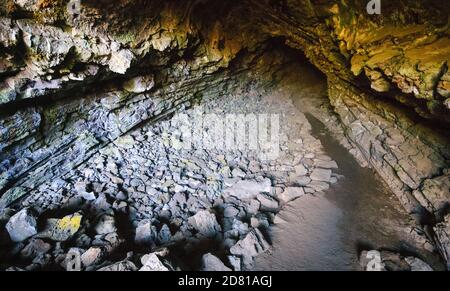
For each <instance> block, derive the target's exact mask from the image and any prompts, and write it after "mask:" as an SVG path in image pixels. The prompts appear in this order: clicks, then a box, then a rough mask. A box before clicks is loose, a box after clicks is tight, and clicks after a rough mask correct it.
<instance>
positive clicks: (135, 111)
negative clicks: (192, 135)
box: [0, 0, 450, 268]
mask: <svg viewBox="0 0 450 291" xmlns="http://www.w3.org/2000/svg"><path fill="white" fill-rule="evenodd" d="M68 2H69V1H63V0H59V1H44V0H23V1H22V0H20V1H19V0H14V1H13V0H3V1H2V2H1V3H0V11H1V16H0V27H1V29H0V193H1V194H2V197H1V198H0V206H1V208H2V209H3V215H2V217H4V218H3V219H2V221H5V224H6V221H8V220H9V217H10V216H11V215H12V214H14V213H17V214H15V215H18V216H17V219H19V221H23V223H26V224H27V225H31V226H32V225H33V224H35V222H33V221H32V219H31V218H29V217H33V215H31V214H30V213H28V212H27V211H28V210H27V211H24V210H22V209H24V207H28V206H32V207H35V208H37V209H33V211H37V212H39V213H40V214H42V213H43V212H45V211H47V210H49V209H52V207H50V206H51V205H52V203H53V204H54V205H55V208H60V207H63V205H64V204H65V203H68V201H65V200H61V201H55V202H48V201H47V200H46V198H45V197H46V195H45V193H49V192H52V193H53V192H54V193H59V192H61V193H60V194H61V195H54V197H56V198H55V199H59V198H58V197H70V195H63V194H64V193H66V192H67V191H68V192H70V191H73V189H75V190H76V192H80V193H81V194H82V196H86V197H84V198H83V199H86V198H88V199H87V200H88V201H90V200H89V199H90V198H95V199H98V197H97V196H95V194H92V193H103V192H105V193H108V192H114V195H118V194H119V193H118V192H117V190H104V189H103V188H102V189H96V190H93V191H91V190H92V189H91V188H89V187H94V186H95V185H91V184H89V185H85V184H76V183H75V184H74V185H72V186H73V187H74V188H73V189H72V188H71V187H72V186H70V187H68V188H67V187H66V186H67V185H66V183H67V180H68V179H69V177H71V176H74V175H75V176H76V174H75V172H76V171H80V169H83V171H84V170H86V171H87V172H90V171H89V165H90V163H88V162H87V161H92V160H93V159H97V158H98V156H99V155H100V156H101V155H102V153H104V152H105V151H106V152H108V151H112V149H111V148H114V147H116V146H118V147H119V148H120V147H122V146H123V147H124V148H125V149H127V144H128V143H129V138H130V135H133V133H134V132H135V131H136V130H138V129H140V128H145V127H146V126H147V127H150V128H153V126H154V129H155V130H157V129H158V128H159V126H163V125H160V121H161V120H162V119H164V118H165V117H167V116H170V115H171V114H173V112H176V111H179V110H184V109H185V108H189V107H190V106H191V105H192V104H195V103H196V102H199V100H205V99H207V98H208V97H209V96H223V98H225V97H226V96H228V95H229V94H231V92H233V88H235V87H238V84H239V76H240V73H241V72H243V71H246V70H253V71H254V72H255V78H259V75H261V76H262V73H261V72H264V71H265V70H266V69H264V66H263V65H264V62H263V65H262V64H261V61H259V60H261V58H259V55H261V54H262V53H263V52H264V51H270V50H272V49H273V46H272V45H271V43H273V42H276V43H282V44H283V45H284V46H287V47H290V48H293V49H296V50H299V51H301V52H303V53H304V54H305V55H306V57H307V58H308V59H309V61H310V62H311V63H312V64H314V65H315V66H316V67H317V68H318V69H320V70H321V71H322V72H323V73H324V74H325V75H326V77H327V80H328V89H329V93H328V95H329V99H330V103H331V105H332V106H333V110H334V112H335V113H336V114H337V116H338V117H339V124H340V126H342V128H343V129H344V130H343V132H344V135H345V139H343V141H342V142H343V143H345V145H346V146H347V148H348V149H349V150H350V152H352V153H353V154H354V155H355V156H356V157H358V159H359V160H360V162H361V163H362V164H364V165H367V166H369V167H372V168H373V169H374V170H375V171H376V172H377V173H378V174H379V175H380V176H381V177H382V179H383V180H384V181H385V182H386V183H387V184H388V186H389V187H390V188H391V190H392V191H393V193H394V194H396V196H397V197H398V198H399V200H400V201H401V203H402V205H403V206H404V207H405V209H406V210H407V212H408V213H410V214H411V216H412V217H413V218H415V221H416V222H415V223H416V225H417V229H418V233H419V234H420V235H419V236H420V237H421V238H418V240H423V242H424V245H426V248H427V249H428V250H430V251H435V252H439V254H440V256H441V257H442V259H443V260H444V261H449V260H450V240H449V235H450V225H449V219H450V218H449V217H448V205H449V197H450V193H449V188H450V178H449V177H450V173H449V162H448V160H449V156H450V152H449V151H450V147H449V138H448V130H449V123H450V119H449V110H450V101H449V100H450V99H449V97H450V96H449V94H450V93H449V90H450V89H449V82H450V75H449V74H450V73H449V71H448V61H449V56H450V45H449V44H450V43H449V42H450V41H449V32H450V26H449V9H450V8H449V5H448V4H447V3H445V2H444V1H432V0H430V1H413V0H402V1H395V3H394V2H392V1H390V2H389V3H384V2H383V10H382V14H381V15H368V14H367V13H366V11H365V6H366V2H367V1H363V0H353V1H318V0H317V1H309V0H297V1H294V0H292V1H291V0H285V1H268V0H267V1H256V0H245V1H215V0H203V1H201V0H200V1H197V0H192V1H183V2H181V3H180V1H157V0H154V1H129V0H115V1H90V0H89V1H87V0H86V1H70V3H68ZM385 2H387V1H385ZM68 4H70V5H68ZM279 58H280V59H282V57H281V56H280V57H279ZM276 63H277V64H278V65H279V64H280V63H282V62H280V61H279V62H276ZM265 65H266V66H271V62H268V64H267V62H266V63H265ZM267 82H268V83H270V81H267ZM134 138H136V137H134ZM138 138H142V139H144V138H148V137H145V136H144V137H142V136H140V137H138ZM133 140H134V139H133ZM114 151H115V150H114ZM152 152H154V151H153V150H151V147H150V148H149V149H147V152H146V153H145V156H147V155H151V154H152ZM156 152H157V151H156ZM121 154H124V153H121ZM131 156H133V157H134V156H140V154H139V153H138V152H136V153H134V152H132V153H131ZM99 163H100V162H99ZM102 163H103V164H104V165H106V167H108V165H110V163H109V162H108V160H104V161H103V162H102ZM114 167H115V166H113V165H111V168H110V169H108V172H109V173H112V174H114V172H115V171H119V170H120V169H115V168H114ZM123 170H124V171H128V172H129V171H134V169H126V168H125V169H123ZM154 174H155V175H156V173H154ZM309 174H311V173H309ZM87 175H88V176H89V173H88V174H87ZM128 175H130V174H128ZM76 177H78V176H76ZM150 177H152V175H150ZM155 177H156V176H155ZM97 178H98V177H97ZM108 179H112V180H111V181H112V184H115V185H120V187H122V186H121V185H123V184H124V183H125V181H122V180H123V177H122V178H121V177H120V176H118V175H117V173H116V174H114V176H113V177H110V176H109V177H108ZM121 179H122V180H121ZM60 181H64V182H61V183H60ZM79 182H80V181H79ZM91 182H92V181H91ZM96 182H98V181H96ZM128 182H129V183H130V184H131V182H132V181H131V180H130V181H127V182H126V183H128ZM49 183H51V184H52V185H49ZM126 183H125V184H126ZM69 184H70V183H69ZM144 184H145V185H147V183H146V182H145V183H144ZM147 186H148V185H147ZM166 186H167V185H166ZM271 186H274V185H271ZM120 187H119V189H120ZM135 187H139V185H137V184H136V185H135ZM116 188H117V187H116ZM125 190H126V189H125ZM146 191H147V190H145V191H143V192H144V193H147V192H146ZM149 191H152V190H149ZM123 192H125V194H127V192H128V191H123ZM263 193H264V191H263ZM266 194H267V193H266ZM49 195H50V194H49ZM92 195H94V197H93V196H92ZM50 196H51V195H50ZM40 197H42V198H40ZM39 199H41V200H42V202H45V203H47V204H45V205H40V204H39V203H37V202H36V201H39ZM100 200H101V199H100ZM121 200H124V201H129V200H128V199H125V198H123V197H122V199H118V201H121ZM95 201H97V200H95ZM158 201H159V200H158ZM158 201H156V202H155V203H156V204H157V205H156V206H158V205H159V204H162V205H159V206H160V207H162V206H163V205H164V204H165V203H166V202H167V201H164V200H163V201H159V202H158ZM120 204H121V202H117V205H116V208H117V209H116V210H117V211H118V210H119V209H120V208H121V205H120ZM122 206H123V205H122ZM230 211H231V210H230ZM138 213H141V214H142V215H143V214H144V213H145V211H144V210H143V211H141V210H139V211H138ZM199 213H201V212H199ZM60 214H61V213H59V217H60V218H61V215H60ZM66 214H68V213H66ZM80 215H81V214H80ZM13 217H16V216H13ZM77 217H79V216H77V215H75V216H71V217H69V218H66V220H67V221H69V223H68V225H69V226H73V227H75V229H76V230H78V227H76V226H77V225H79V224H80V223H79V220H78V218H77ZM52 218H53V217H52ZM30 219H31V221H30ZM142 219H144V217H142ZM208 221H209V220H208ZM19 223H22V222H19ZM2 224H3V223H2ZM63 224H64V223H63ZM134 227H138V226H134ZM159 227H161V225H158V228H159ZM215 228H217V227H216V226H215V223H214V225H213V229H215ZM24 229H28V228H27V227H25V228H24ZM32 229H33V227H31V228H30V231H31V233H33V230H32ZM69 229H70V227H69ZM208 229H209V227H208ZM255 229H257V228H255ZM158 231H162V228H161V230H158ZM255 231H256V230H255ZM69 232H70V231H69ZM31 233H29V234H28V235H27V238H28V237H30V236H33V235H34V234H32V235H30V234H31ZM108 233H115V232H106V233H105V232H103V233H98V234H99V235H107V234H108ZM250 233H253V232H250ZM5 235H7V234H6V233H5ZM254 236H256V240H259V238H258V237H259V235H258V234H254ZM162 237H163V238H164V234H162ZM36 239H37V238H36ZM102 239H103V238H102ZM17 240H19V239H17ZM33 240H34V239H33ZM253 240H255V237H253ZM107 241H109V242H110V244H112V245H114V244H115V243H117V242H119V241H120V239H112V238H109V240H108V239H107ZM111 241H113V242H114V243H111ZM33 244H34V246H33V248H34V247H36V248H38V249H46V248H47V247H48V246H47V245H45V244H46V242H45V241H43V240H37V242H36V241H33ZM35 244H37V246H36V245H35ZM264 245H265V244H264V243H261V248H262V249H264V248H265V247H264ZM17 248H18V247H17ZM111 248H112V247H111ZM257 249H258V248H257ZM91 252H94V253H96V250H91ZM102 252H103V251H102ZM44 253H45V252H44ZM62 253H64V252H62ZM152 258H153V257H152ZM206 259H207V261H215V260H214V259H211V258H209V257H207V258H206ZM144 265H145V264H144ZM116 267H118V268H119V267H120V268H129V267H130V266H129V265H127V264H125V265H123V264H122V265H120V266H116Z"/></svg>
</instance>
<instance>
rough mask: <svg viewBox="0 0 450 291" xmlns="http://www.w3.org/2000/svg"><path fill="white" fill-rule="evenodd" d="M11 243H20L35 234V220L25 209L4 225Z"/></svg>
mask: <svg viewBox="0 0 450 291" xmlns="http://www.w3.org/2000/svg"><path fill="white" fill-rule="evenodd" d="M6 230H7V231H8V233H9V236H10V238H11V240H12V241H15V242H21V241H24V240H26V239H27V238H29V237H32V236H34V235H35V234H37V223H36V218H35V217H34V216H33V215H32V214H31V212H30V209H28V208H25V209H22V210H21V211H19V212H17V213H16V214H14V215H13V216H12V217H11V218H10V219H9V221H8V223H7V224H6Z"/></svg>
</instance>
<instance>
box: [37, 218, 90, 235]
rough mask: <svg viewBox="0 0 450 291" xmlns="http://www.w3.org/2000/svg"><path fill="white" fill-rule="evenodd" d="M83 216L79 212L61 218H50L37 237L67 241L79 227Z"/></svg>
mask: <svg viewBox="0 0 450 291" xmlns="http://www.w3.org/2000/svg"><path fill="white" fill-rule="evenodd" d="M82 219H83V216H82V215H81V214H79V213H74V214H71V215H67V216H64V217H63V218H50V219H48V220H47V224H46V226H45V228H44V230H43V231H41V232H40V233H39V234H38V235H37V237H39V238H47V239H51V240H54V241H67V240H69V239H70V238H72V237H73V236H74V235H75V234H76V233H77V232H78V230H79V229H80V227H81V220H82Z"/></svg>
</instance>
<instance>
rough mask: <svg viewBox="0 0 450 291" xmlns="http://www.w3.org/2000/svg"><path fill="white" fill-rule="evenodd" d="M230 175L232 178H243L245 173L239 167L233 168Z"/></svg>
mask: <svg viewBox="0 0 450 291" xmlns="http://www.w3.org/2000/svg"><path fill="white" fill-rule="evenodd" d="M231 175H232V176H233V177H234V178H244V177H245V175H246V174H245V172H244V171H242V170H241V169H240V168H234V169H233V171H231Z"/></svg>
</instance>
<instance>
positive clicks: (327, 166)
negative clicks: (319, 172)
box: [314, 160, 338, 169]
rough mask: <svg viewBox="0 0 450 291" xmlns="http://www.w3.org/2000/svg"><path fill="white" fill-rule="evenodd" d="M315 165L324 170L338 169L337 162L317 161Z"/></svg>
mask: <svg viewBox="0 0 450 291" xmlns="http://www.w3.org/2000/svg"><path fill="white" fill-rule="evenodd" d="M314 165H315V166H316V167H318V168H324V169H337V168H338V165H337V164H336V162H335V161H321V160H315V162H314Z"/></svg>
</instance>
